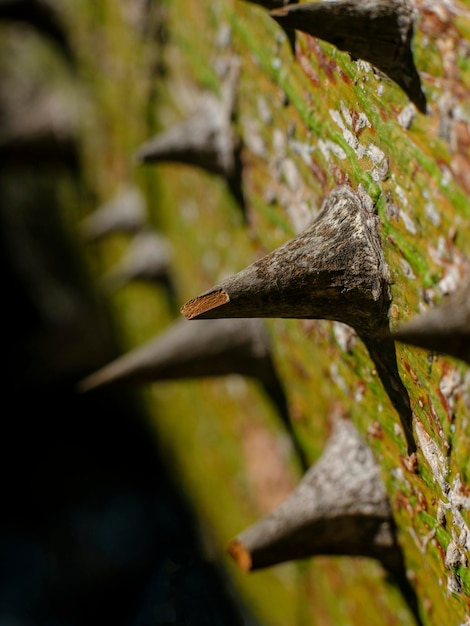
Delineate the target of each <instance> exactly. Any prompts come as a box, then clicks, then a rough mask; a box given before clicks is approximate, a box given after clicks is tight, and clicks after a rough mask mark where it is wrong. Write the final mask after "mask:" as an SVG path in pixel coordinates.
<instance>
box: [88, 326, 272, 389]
mask: <svg viewBox="0 0 470 626" xmlns="http://www.w3.org/2000/svg"><path fill="white" fill-rule="evenodd" d="M235 373H236V374H242V375H244V376H250V377H253V378H257V379H258V380H261V381H262V382H263V383H268V382H269V381H270V380H271V379H272V375H273V368H272V362H271V356H270V347H269V339H268V336H267V333H266V330H265V328H264V325H263V323H262V322H261V321H260V320H218V321H217V322H216V323H214V322H207V321H206V322H202V323H201V324H188V322H186V321H185V320H181V321H179V322H178V323H176V324H174V325H173V326H171V327H170V329H169V330H167V331H166V332H164V333H163V334H161V335H159V336H157V337H156V338H155V339H153V340H152V341H150V342H149V343H147V344H145V345H143V346H141V347H139V348H137V349H135V350H132V351H131V352H129V353H128V354H125V355H124V356H122V357H120V358H118V359H117V360H116V361H113V362H112V363H110V364H109V365H107V366H105V367H104V368H103V369H101V370H99V371H98V372H96V373H94V374H92V375H91V376H89V377H88V378H86V379H85V380H84V381H82V383H80V389H81V391H89V390H91V389H94V388H95V387H101V386H103V385H107V384H110V383H117V382H151V381H156V380H170V379H179V378H201V377H205V376H223V375H226V374H235Z"/></svg>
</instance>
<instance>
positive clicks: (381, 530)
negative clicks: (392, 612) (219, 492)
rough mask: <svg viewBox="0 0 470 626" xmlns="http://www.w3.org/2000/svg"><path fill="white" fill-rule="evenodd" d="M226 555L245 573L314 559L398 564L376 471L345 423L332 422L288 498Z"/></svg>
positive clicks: (356, 435) (390, 521)
mask: <svg viewBox="0 0 470 626" xmlns="http://www.w3.org/2000/svg"><path fill="white" fill-rule="evenodd" d="M229 552H230V554H231V555H232V557H233V558H234V559H235V561H236V562H237V563H238V565H240V567H241V568H242V569H244V570H246V571H251V570H256V569H260V568H263V567H268V566H271V565H276V564H278V563H283V562H285V561H292V560H295V559H303V558H307V557H311V556H314V555H318V554H336V555H338V554H344V555H357V556H372V557H375V558H378V559H380V560H381V561H383V562H385V563H386V564H387V567H393V566H394V565H395V564H396V563H399V562H400V558H401V556H400V552H399V549H398V545H397V540H396V536H395V529H394V524H393V519H392V513H391V509H390V504H389V501H388V497H387V493H386V491H385V487H384V485H383V483H382V480H381V478H380V473H379V468H378V466H377V464H376V463H375V460H374V457H373V455H372V452H371V451H370V449H369V448H368V447H367V445H366V444H365V442H364V441H363V439H362V438H361V437H360V435H359V433H358V432H357V430H356V428H355V427H354V425H353V424H352V423H351V422H350V421H349V420H346V419H342V418H338V419H337V422H336V424H335V427H334V431H333V434H332V436H331V438H330V440H329V442H328V443H327V445H326V448H325V450H324V452H323V455H322V457H321V458H320V459H319V460H318V461H317V463H315V465H313V467H311V468H310V470H309V471H308V472H307V473H306V474H305V476H304V478H303V479H302V481H301V482H300V484H299V486H298V487H297V489H296V490H295V491H294V492H293V494H292V495H291V496H289V498H288V499H287V500H285V501H284V502H283V503H282V504H281V505H280V506H279V507H278V508H277V509H276V510H275V511H273V512H272V513H271V514H269V515H268V516H267V517H265V518H263V519H262V520H260V521H259V522H257V523H256V524H254V525H253V526H251V527H250V528H248V529H247V530H245V531H244V532H243V533H241V534H240V535H238V537H237V538H236V539H234V540H233V541H232V543H231V544H230V546H229Z"/></svg>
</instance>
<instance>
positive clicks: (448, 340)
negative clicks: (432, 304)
mask: <svg viewBox="0 0 470 626" xmlns="http://www.w3.org/2000/svg"><path fill="white" fill-rule="evenodd" d="M391 336H392V338H393V339H395V340H397V341H401V342H403V343H409V344H412V345H414V346H419V347H421V348H426V349H427V350H431V351H432V352H440V353H442V354H448V355H450V356H453V357H455V358H457V359H461V360H462V361H465V362H466V363H470V283H468V282H467V284H466V285H465V286H464V287H463V288H461V289H460V290H459V291H458V292H455V293H454V294H452V295H450V296H449V297H448V298H447V301H446V302H445V304H443V305H441V306H440V307H436V308H435V309H431V310H430V311H427V312H426V313H423V314H422V315H419V316H418V317H416V318H415V319H413V320H411V321H410V322H408V323H407V324H405V325H404V326H402V327H401V328H399V329H398V330H396V331H394V332H393V333H392V335H391Z"/></svg>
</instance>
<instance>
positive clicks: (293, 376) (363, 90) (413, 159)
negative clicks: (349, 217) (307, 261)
mask: <svg viewBox="0 0 470 626" xmlns="http://www.w3.org/2000/svg"><path fill="white" fill-rule="evenodd" d="M414 8H415V26H414V37H413V41H412V47H413V56H414V62H415V65H416V68H417V70H418V72H419V74H420V78H421V82H422V87H423V91H424V94H425V96H426V99H427V107H428V110H427V113H426V114H424V113H421V112H419V111H418V110H417V109H416V108H415V107H414V105H413V104H411V103H410V102H409V100H408V99H407V97H406V95H405V94H404V92H403V91H402V90H401V89H400V88H399V87H398V86H397V85H395V84H394V83H393V82H392V81H391V80H390V79H389V78H387V77H386V76H384V75H383V74H380V73H379V72H378V71H376V70H375V69H374V68H373V67H372V66H371V65H369V64H367V63H365V62H362V61H361V60H352V59H351V58H350V56H349V55H348V54H347V53H345V52H341V51H339V50H338V49H336V48H335V47H333V46H332V45H329V44H327V43H324V42H322V41H320V40H317V39H314V38H312V37H310V36H308V35H305V34H303V33H298V34H297V35H296V44H295V45H296V47H295V54H293V52H292V50H291V47H290V45H289V42H288V41H287V38H286V36H285V34H284V32H283V31H282V29H280V27H279V26H278V25H277V24H276V23H275V22H274V21H273V20H272V19H271V18H270V17H269V15H268V13H267V12H266V11H265V10H264V9H263V8H262V7H258V6H255V5H253V4H249V3H244V2H242V1H241V0H217V1H215V0H211V1H209V0H200V1H198V2H191V1H190V0H166V1H161V2H155V3H153V4H152V3H145V2H141V3H132V2H130V1H129V2H126V1H124V0H123V1H122V2H119V3H116V2H114V1H112V0H102V1H101V2H100V3H98V4H97V3H95V2H91V0H88V1H87V0H80V1H79V2H76V3H74V4H73V6H72V5H70V6H69V7H68V8H67V14H66V15H65V16H64V17H65V18H66V24H67V32H68V33H69V36H70V38H71V41H72V45H73V49H74V50H75V54H76V57H77V68H78V72H77V79H76V80H77V81H78V83H79V84H80V85H81V88H82V93H81V96H80V97H81V100H82V101H83V102H82V108H81V111H82V115H81V118H80V123H81V133H80V137H81V140H80V141H81V144H80V145H81V148H82V162H83V166H84V176H85V180H86V183H87V187H88V189H90V190H91V192H92V193H91V194H89V195H88V196H87V199H85V201H83V202H82V206H81V208H80V213H81V216H82V217H84V216H85V215H86V214H88V212H89V211H91V210H93V209H94V208H95V207H96V206H97V205H98V204H100V203H102V202H104V201H106V200H108V199H109V198H110V197H111V196H113V195H114V194H115V192H117V191H118V189H119V188H120V187H121V186H124V185H127V184H129V183H132V184H137V185H138V186H139V187H140V188H141V189H142V190H143V192H144V193H145V194H146V198H147V202H148V206H149V212H150V220H151V222H152V224H153V226H154V227H155V228H156V229H157V230H158V231H159V232H161V233H163V234H164V235H165V236H166V237H167V238H168V240H169V241H170V243H171V246H172V271H173V274H174V280H175V283H176V285H177V292H178V297H179V300H180V302H181V304H182V303H183V302H185V301H186V300H188V299H190V298H192V297H194V296H196V295H197V294H198V293H201V292H203V291H205V290H207V289H208V288H210V287H212V286H213V285H215V284H218V283H219V282H220V281H221V280H222V279H224V278H225V277H226V276H227V275H229V274H233V273H235V272H238V271H239V270H241V269H243V268H244V267H245V266H247V265H249V264H250V263H252V262H253V261H255V260H256V259H258V258H260V257H261V256H262V255H263V254H266V253H268V252H270V251H271V250H273V249H274V248H275V247H277V246H279V245H281V244H283V243H285V242H286V241H288V240H289V239H290V238H292V236H294V235H295V234H297V233H299V232H300V231H301V230H303V229H304V228H305V227H307V226H308V225H309V224H310V223H311V222H312V221H313V219H314V218H315V216H316V215H317V213H318V210H319V208H320V206H321V203H322V200H323V199H324V198H325V197H326V196H327V194H328V193H329V192H330V191H331V189H332V188H334V187H335V186H337V185H344V184H347V185H350V186H351V187H352V188H353V189H354V190H355V191H357V192H358V193H360V194H362V196H363V197H364V198H365V199H368V201H369V202H370V205H371V206H374V208H375V210H376V212H377V214H378V219H379V228H378V230H379V235H380V238H381V241H382V245H383V251H384V256H385V260H386V262H387V264H388V267H389V270H390V273H391V277H392V285H391V292H392V304H391V307H390V312H389V317H390V325H391V327H392V328H394V327H396V326H398V325H399V324H400V323H402V322H404V321H405V320H407V319H409V318H411V317H413V316H414V315H416V314H418V313H419V312H420V311H421V310H422V309H425V308H428V307H431V306H433V305H434V304H438V303H439V302H440V301H442V299H443V298H444V297H445V295H446V294H448V293H449V292H452V291H455V290H456V289H457V288H458V286H459V285H460V284H461V283H462V281H463V279H464V278H465V277H466V275H467V272H468V267H467V260H466V255H465V253H466V248H467V246H468V245H469V244H470V228H469V226H468V224H469V218H470V202H469V199H468V193H469V191H470V183H469V177H468V172H469V167H470V154H469V144H470V140H469V137H470V105H469V102H470V98H469V95H470V93H469V92H470V64H469V60H468V58H469V54H468V50H469V45H470V12H469V9H468V5H466V4H465V3H464V2H457V1H456V2H453V3H452V5H450V4H449V3H447V2H434V3H427V2H424V1H422V0H415V1H414ZM370 36H371V37H373V32H371V34H370ZM233 58H239V60H240V77H239V82H238V89H237V99H236V107H235V119H234V121H233V124H234V128H235V132H236V134H237V136H238V137H239V139H240V141H241V146H242V148H241V162H242V165H243V168H242V185H243V196H244V201H245V205H246V206H245V207H244V209H245V213H243V212H242V211H241V210H240V207H239V206H238V204H237V201H236V199H235V198H234V197H233V194H231V193H230V188H229V187H228V186H227V185H226V182H225V181H224V180H222V179H221V178H218V177H216V176H214V175H211V174H207V173H205V172H202V171H200V170H197V169H193V168H191V167H189V166H187V165H185V166H179V165H171V164H159V165H143V166H139V167H136V165H135V163H134V162H133V160H132V155H133V153H134V152H135V150H136V149H137V148H138V146H139V145H140V144H142V143H143V142H144V141H146V140H147V139H149V138H150V137H151V136H152V135H153V134H154V133H155V132H156V131H158V130H160V129H162V128H166V127H168V126H170V125H171V124H173V123H175V122H176V121H178V120H179V119H182V118H183V117H184V116H186V115H187V114H188V113H189V112H191V110H192V108H193V107H194V104H195V95H194V94H195V93H197V92H198V91H200V90H209V91H211V92H213V93H215V94H217V95H220V93H221V89H222V86H221V79H220V67H221V66H222V65H223V64H224V62H226V61H227V59H229V60H230V59H233ZM68 219H69V217H68ZM127 242H128V240H127V238H126V237H124V236H113V237H112V238H110V239H108V240H106V241H103V242H99V243H98V244H96V245H94V247H91V248H89V250H88V251H87V253H86V254H87V257H88V260H89V263H90V265H91V269H92V271H93V272H94V273H96V275H97V276H98V275H99V274H100V273H102V272H104V271H105V270H106V269H107V268H108V267H109V266H110V265H112V264H113V262H114V261H115V260H117V259H118V258H119V255H120V254H121V253H122V252H123V251H124V250H125V248H126V245H127ZM110 304H111V306H112V307H113V310H114V311H115V315H116V318H117V319H118V321H119V326H120V328H121V333H122V340H123V344H125V345H126V346H127V347H128V348H131V347H134V346H136V345H138V344H140V343H142V342H143V341H144V340H146V339H148V338H150V337H151V336H153V335H154V334H156V333H158V332H160V331H161V330H163V329H164V328H165V327H167V326H168V325H169V324H170V322H171V319H172V317H173V316H174V313H173V311H172V310H171V307H170V305H169V302H168V300H167V297H166V294H165V291H164V289H162V288H160V287H157V288H155V287H153V286H150V287H149V286H148V285H147V286H142V285H129V286H127V287H125V288H124V289H122V290H120V291H119V292H117V293H116V294H115V295H114V296H113V297H112V298H111V299H110ZM195 323H197V322H195ZM268 328H269V331H270V337H271V341H272V344H273V346H274V358H275V362H276V367H277V369H278V372H279V374H280V376H281V379H282V382H283V385H284V387H285V389H286V390H287V395H288V400H289V411H290V415H291V418H292V420H293V423H294V428H295V430H296V432H297V435H298V438H299V439H300V440H301V442H302V444H303V446H304V449H305V454H306V456H307V457H308V459H309V461H310V462H312V463H313V462H314V461H315V460H316V459H317V458H318V457H319V455H320V453H321V451H322V448H323V447H324V445H325V441H326V440H327V437H328V433H329V416H330V415H331V414H333V413H337V412H338V411H339V412H340V413H342V414H345V415H348V416H350V418H351V419H352V420H353V421H354V424H355V425H356V426H357V428H358V429H359V431H360V432H361V434H362V435H363V437H364V438H365V440H366V441H367V443H368V444H369V445H370V447H371V448H372V451H373V453H374V455H375V458H376V460H377V462H378V463H379V465H380V468H381V473H382V478H383V480H384V483H385V486H386V489H387V492H388V495H389V498H390V502H391V506H392V510H393V514H394V518H395V522H396V525H397V527H398V533H399V534H398V536H399V543H400V545H401V547H402V550H403V554H404V558H405V562H406V567H407V571H408V576H409V579H410V581H411V584H412V586H413V587H414V588H415V590H416V593H417V596H418V599H419V603H420V607H419V610H420V614H421V616H422V620H423V623H425V624H429V625H436V626H437V625H441V624H444V623H445V624H449V625H451V626H454V625H455V626H459V625H460V624H464V623H468V622H469V621H470V611H469V609H468V605H469V601H470V575H469V570H468V568H467V563H466V555H467V554H468V547H470V545H469V543H468V542H469V541H470V538H468V537H470V535H469V536H468V537H467V534H468V532H469V530H468V524H469V523H470V519H469V508H470V504H469V499H468V485H469V481H470V476H469V473H470V465H469V462H468V450H469V444H470V425H469V422H468V412H469V410H470V406H469V401H468V396H467V386H468V381H469V377H468V373H467V368H466V366H464V365H463V364H462V363H460V362H457V361H454V360H452V359H450V358H447V357H445V356H443V355H436V354H429V353H427V352H426V351H423V350H419V349H416V348H412V347H406V346H401V345H399V346H397V365H398V372H399V375H400V377H401V380H402V382H403V384H404V386H405V388H406V391H407V393H408V395H409V400H410V404H411V409H412V412H413V430H414V436H415V440H416V443H417V447H418V453H417V463H410V462H409V457H408V453H407V445H406V438H405V435H404V432H403V429H402V427H401V425H400V418H399V415H398V413H397V412H396V410H395V409H394V407H393V404H392V402H391V400H390V398H389V396H388V394H387V392H386V390H385V389H384V387H383V385H382V382H381V380H380V378H379V376H378V374H377V371H376V369H375V367H374V364H373V361H372V360H371V358H370V356H369V354H368V352H367V350H366V348H365V347H364V345H363V344H362V342H361V341H360V339H359V338H358V337H356V335H355V334H354V333H353V331H351V330H350V329H349V328H348V327H344V326H342V325H340V324H339V323H336V322H330V321H321V320H320V321H319V320H314V321H312V320H308V321H305V320H300V321H299V320H270V321H269V322H268ZM143 393H144V398H145V400H146V406H147V410H148V413H149V416H150V419H151V420H152V423H153V426H154V432H155V437H157V438H158V439H159V441H160V442H162V445H163V447H164V448H165V449H167V451H168V462H169V463H172V464H173V468H174V469H173V471H174V472H177V473H178V475H179V476H180V478H181V482H182V484H183V485H184V486H185V489H186V490H187V493H188V494H190V497H191V500H192V502H193V504H194V507H195V509H196V510H197V512H198V516H199V519H200V523H201V527H202V529H203V532H204V534H205V535H207V536H208V538H209V540H210V542H211V543H212V544H213V546H215V554H216V555H217V556H216V557H215V558H216V559H220V560H222V561H223V562H224V565H225V567H226V568H227V570H228V572H229V575H230V576H231V577H232V578H233V580H234V581H235V585H236V587H237V589H238V591H239V593H240V595H241V596H242V597H243V599H244V601H246V602H247V603H248V604H249V605H250V607H251V608H252V610H253V611H254V612H255V614H256V615H257V616H258V617H259V619H260V621H261V622H262V623H263V624H269V625H272V626H281V625H284V624H299V625H300V624H305V625H306V624H322V625H331V626H333V625H334V626H338V625H342V624H344V625H346V624H347V625H353V624H358V625H359V624H361V625H362V624H364V623H367V624H369V625H373V624H377V625H379V624H380V625H383V624H390V625H392V624H397V625H398V624H408V623H409V624H412V623H413V617H412V616H411V615H410V614H409V611H408V608H407V606H406V604H405V603H404V601H403V599H402V598H401V596H400V594H399V592H398V591H397V589H396V588H395V587H393V585H391V584H389V581H388V580H386V578H385V575H384V572H383V571H382V569H381V567H380V566H379V565H378V564H377V563H375V562H373V561H369V560H366V559H364V560H360V559H352V558H339V557H334V558H328V557H321V558H316V559H314V560H313V559H312V560H309V561H306V562H301V563H297V564H296V563H294V564H287V565H283V566H279V567H276V568H273V569H269V570H266V571H263V572H261V573H256V574H253V575H251V576H246V575H243V574H241V573H239V572H238V571H236V568H235V566H234V565H233V564H231V563H230V562H229V560H228V558H227V557H225V556H224V550H225V546H226V545H227V544H228V542H229V541H230V539H232V538H233V537H234V536H236V535H237V534H238V533H239V532H240V531H242V530H243V529H244V528H246V527H247V526H249V525H250V524H251V523H253V522H254V521H255V520H256V519H257V518H259V517H260V516H262V515H264V514H266V513H267V512H269V511H270V510H271V509H272V508H273V507H274V506H275V505H276V504H278V503H279V502H280V501H281V500H283V499H284V498H285V497H286V496H287V494H288V493H290V492H291V490H292V489H293V487H294V485H295V484H296V482H297V481H298V480H299V476H300V471H299V464H298V462H297V460H296V457H295V454H294V452H293V450H294V448H293V446H292V445H291V444H290V442H289V438H288V436H287V435H286V433H285V431H283V429H282V424H281V422H280V420H279V418H278V416H277V415H276V412H275V409H274V408H273V407H272V405H271V404H270V402H269V399H268V398H267V397H266V396H265V395H263V392H262V390H261V389H260V388H259V387H258V386H257V385H256V383H253V382H250V381H248V380H246V379H243V378H239V377H234V376H231V377H227V378H220V379H214V380H205V381H190V382H171V383H169V382H165V383H158V384H154V385H152V386H149V387H147V388H146V389H145V390H144V392H143ZM157 416H158V417H157Z"/></svg>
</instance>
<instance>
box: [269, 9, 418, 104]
mask: <svg viewBox="0 0 470 626" xmlns="http://www.w3.org/2000/svg"><path fill="white" fill-rule="evenodd" d="M271 16H272V17H273V18H274V19H275V20H276V21H277V22H278V23H279V24H280V25H281V26H283V27H291V28H295V29H298V30H301V31H303V32H305V33H308V34H309V35H312V36H314V37H318V38H319V39H323V40H324V41H327V42H329V43H332V44H333V45H335V46H337V47H338V48H339V49H340V50H345V51H347V52H350V53H351V55H352V56H353V57H354V58H356V59H363V60H364V61H369V62H370V63H372V65H374V66H375V67H376V68H377V69H379V70H381V71H382V72H384V74H387V76H389V78H391V79H392V80H393V81H395V82H396V83H397V84H398V85H399V86H400V87H401V88H402V89H403V91H404V92H405V93H406V94H407V95H408V97H409V98H410V99H411V100H412V102H414V104H415V105H416V106H417V108H418V109H419V110H420V111H422V112H426V99H425V97H424V94H423V92H422V89H421V81H420V78H419V74H418V72H417V71H416V68H415V65H414V62H413V55H412V51H411V40H412V36H413V12H412V8H411V6H410V5H409V3H408V1H407V0H357V1H355V2H354V1H352V0H337V1H336V2H313V3H307V4H293V5H288V6H286V7H283V8H280V9H275V10H273V11H271Z"/></svg>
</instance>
